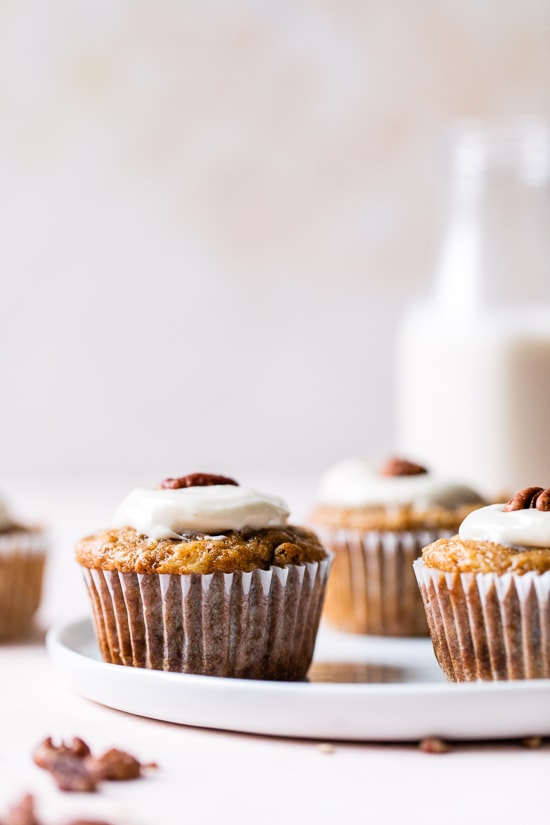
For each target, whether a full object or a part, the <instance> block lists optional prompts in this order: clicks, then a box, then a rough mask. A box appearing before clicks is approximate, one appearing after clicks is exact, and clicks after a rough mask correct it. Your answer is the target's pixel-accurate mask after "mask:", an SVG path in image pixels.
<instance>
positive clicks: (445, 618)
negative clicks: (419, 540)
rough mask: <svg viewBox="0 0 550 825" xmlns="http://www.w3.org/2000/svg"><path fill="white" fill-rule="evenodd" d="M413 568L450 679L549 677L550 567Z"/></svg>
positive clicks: (418, 564)
mask: <svg viewBox="0 0 550 825" xmlns="http://www.w3.org/2000/svg"><path fill="white" fill-rule="evenodd" d="M414 572H415V574H416V578H417V580H418V586H419V588H420V592H421V595H422V599H423V601H424V606H425V610H426V617H427V620H428V626H429V628H430V634H431V637H432V642H433V646H434V651H435V655H436V657H437V660H438V662H439V664H440V666H441V669H442V670H443V672H444V673H445V675H446V677H447V678H448V679H449V680H450V681H452V682H470V681H476V680H483V681H492V680H502V679H548V678H550V571H549V572H546V573H542V574H537V573H535V572H528V573H525V574H523V575H521V576H520V575H518V574H515V573H504V574H502V575H498V574H497V573H444V572H441V571H440V570H437V569H434V568H429V567H426V565H425V564H424V562H423V561H422V560H421V559H418V560H417V561H416V562H415V563H414Z"/></svg>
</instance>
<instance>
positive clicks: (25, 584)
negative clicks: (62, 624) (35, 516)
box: [0, 530, 46, 641]
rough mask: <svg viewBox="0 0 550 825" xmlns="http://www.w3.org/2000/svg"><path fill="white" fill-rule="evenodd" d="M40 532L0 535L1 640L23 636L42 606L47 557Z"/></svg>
mask: <svg viewBox="0 0 550 825" xmlns="http://www.w3.org/2000/svg"><path fill="white" fill-rule="evenodd" d="M45 547H46V541H45V537H44V535H43V534H42V533H40V532H25V531H21V530H17V531H15V530H14V531H12V532H8V533H3V534H0V640H2V641H7V640H11V639H17V638H20V637H22V636H24V635H25V634H26V633H27V631H28V630H29V628H30V625H31V623H32V618H33V616H34V614H35V612H36V610H37V608H38V605H39V604H40V596H41V593H42V578H43V572H44V563H45V558H46V549H45Z"/></svg>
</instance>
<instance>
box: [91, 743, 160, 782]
mask: <svg viewBox="0 0 550 825" xmlns="http://www.w3.org/2000/svg"><path fill="white" fill-rule="evenodd" d="M94 764H95V765H96V766H97V769H98V771H99V773H100V775H101V778H102V779H110V780H114V781H116V782H119V781H124V780H127V779H138V777H140V776H141V775H142V774H141V770H142V768H156V767H157V765H156V762H148V763H142V762H140V761H139V760H138V759H136V758H135V756H132V754H131V753H127V752H126V751H121V750H119V749H118V748H111V749H110V750H108V751H105V753H104V754H103V756H100V757H99V758H98V759H94Z"/></svg>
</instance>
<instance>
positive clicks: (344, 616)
mask: <svg viewBox="0 0 550 825" xmlns="http://www.w3.org/2000/svg"><path fill="white" fill-rule="evenodd" d="M482 504H483V502H482V500H481V498H480V497H479V496H478V494H477V493H476V492H475V491H474V490H472V489H471V488H470V487H466V486H464V485H462V484H457V483H451V482H447V481H444V480H442V479H439V478H437V477H434V476H433V475H432V474H431V473H430V472H428V470H426V469H425V468H424V467H421V466H420V465H418V464H414V463H412V462H410V461H406V460H404V459H401V458H392V459H390V460H389V461H387V462H386V464H384V465H383V466H382V467H380V468H378V469H376V468H373V467H372V465H370V464H369V463H368V462H366V461H362V460H359V459H356V460H348V461H343V462H341V463H339V464H337V465H336V466H335V467H333V468H332V469H330V470H329V471H328V472H327V473H326V474H325V476H324V477H323V478H322V480H321V485H320V490H319V504H318V506H317V507H316V508H315V509H314V511H313V513H312V515H311V518H310V523H311V524H312V526H313V528H314V529H315V530H316V531H317V532H318V534H319V536H320V538H321V541H322V542H323V544H324V545H325V546H326V547H328V548H329V549H330V550H332V551H333V552H334V554H335V557H334V563H333V570H332V573H331V577H330V581H329V584H328V588H327V598H326V603H325V613H324V615H325V617H326V619H327V621H328V623H329V624H331V625H332V626H333V627H335V628H337V629H339V630H345V631H348V632H352V633H368V634H374V635H381V636H422V635H427V633H428V628H427V624H426V617H425V614H424V608H423V605H422V600H421V598H420V595H419V592H418V587H417V584H416V580H415V576H414V573H413V569H412V563H413V561H414V560H415V559H416V558H417V557H418V556H419V555H420V553H421V551H422V548H423V547H424V546H425V545H426V544H428V543H430V542H432V541H434V540H435V539H437V538H440V537H441V536H450V535H452V533H454V532H456V530H457V528H458V525H459V524H460V522H461V521H462V519H463V518H464V516H465V515H466V514H467V513H468V512H470V511H471V510H472V509H473V508H475V507H479V506H481V505H482Z"/></svg>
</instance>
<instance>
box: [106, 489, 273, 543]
mask: <svg viewBox="0 0 550 825" xmlns="http://www.w3.org/2000/svg"><path fill="white" fill-rule="evenodd" d="M288 516H289V510H288V506H287V505H286V503H285V502H284V501H283V500H282V499H281V498H278V497H277V496H271V495H266V494H265V493H260V492H258V491H257V490H253V489H251V488H250V487H240V486H236V485H229V484H224V485H221V484H220V485H211V486H207V487H183V488H181V489H177V490H171V489H156V490H153V489H149V488H145V487H137V488H136V489H135V490H132V491H131V492H130V493H129V494H128V495H127V496H126V498H125V499H124V501H123V502H122V504H121V505H120V507H119V508H118V509H117V511H116V512H115V514H114V516H113V521H112V524H113V527H133V528H134V529H135V530H137V532H138V533H140V534H142V535H145V536H149V537H150V538H152V539H164V538H177V537H178V536H180V535H182V534H184V533H188V532H197V533H210V534H212V535H216V534H218V533H223V532H224V531H226V530H244V529H245V528H250V529H252V530H262V529H266V528H268V527H282V526H283V525H285V524H286V523H287V519H288Z"/></svg>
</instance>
